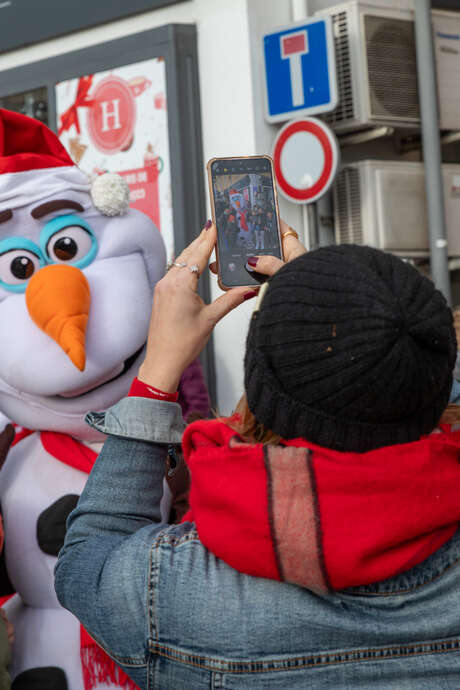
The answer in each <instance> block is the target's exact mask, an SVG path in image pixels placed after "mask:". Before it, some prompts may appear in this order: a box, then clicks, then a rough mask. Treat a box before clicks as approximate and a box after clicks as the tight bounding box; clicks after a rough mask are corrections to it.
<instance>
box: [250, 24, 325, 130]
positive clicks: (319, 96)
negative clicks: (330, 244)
mask: <svg viewBox="0 0 460 690" xmlns="http://www.w3.org/2000/svg"><path fill="white" fill-rule="evenodd" d="M263 46H264V62H265V105H266V109H265V111H266V119H267V120H268V121H269V122H282V121H283V120H290V119H291V118H292V117H301V116H303V115H314V114H318V113H325V112H328V111H330V110H334V108H335V107H336V105H337V77H336V69H335V53H334V43H333V37H332V23H331V18H330V17H329V16H326V17H322V18H321V19H317V18H315V19H311V20H303V21H302V22H300V23H297V24H293V25H291V26H288V27H284V28H282V29H278V30H277V31H275V32H272V33H269V34H265V36H264V37H263Z"/></svg>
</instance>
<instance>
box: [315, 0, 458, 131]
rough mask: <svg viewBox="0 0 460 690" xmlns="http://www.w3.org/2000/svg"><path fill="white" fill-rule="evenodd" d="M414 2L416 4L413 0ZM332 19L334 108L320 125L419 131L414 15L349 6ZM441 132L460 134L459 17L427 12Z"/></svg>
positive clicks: (356, 0) (333, 10)
mask: <svg viewBox="0 0 460 690" xmlns="http://www.w3.org/2000/svg"><path fill="white" fill-rule="evenodd" d="M415 1H417V0H415ZM316 14H317V15H324V14H328V15H331V17H332V23H333V30H334V41H335V54H336V62H337V82H338V97H339V104H338V106H337V108H336V109H335V110H334V111H332V112H331V113H327V114H326V115H324V116H323V117H324V120H325V121H326V122H327V123H328V124H330V125H331V126H332V127H333V128H334V129H335V130H336V131H337V132H345V131H349V130H356V129H363V128H368V127H377V126H393V127H418V126H419V125H420V107H419V97H418V85H417V64H416V55H415V25H414V12H413V11H411V10H409V9H407V7H406V8H398V7H395V6H388V3H385V4H383V3H382V4H381V5H373V4H370V3H369V2H368V3H364V2H361V1H360V0H351V1H350V2H346V3H343V4H341V5H335V6H333V7H328V8H327V9H324V10H320V11H318V12H316ZM432 22H433V38H434V47H435V55H436V65H437V76H438V79H437V81H438V92H439V109H440V127H441V129H449V130H450V129H460V89H459V88H458V84H459V81H460V13H456V12H445V11H439V10H435V11H433V12H432Z"/></svg>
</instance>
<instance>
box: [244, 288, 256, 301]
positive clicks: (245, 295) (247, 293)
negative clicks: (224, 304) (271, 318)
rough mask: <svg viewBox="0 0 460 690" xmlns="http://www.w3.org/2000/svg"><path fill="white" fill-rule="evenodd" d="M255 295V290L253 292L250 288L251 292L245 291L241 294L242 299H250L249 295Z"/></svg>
mask: <svg viewBox="0 0 460 690" xmlns="http://www.w3.org/2000/svg"><path fill="white" fill-rule="evenodd" d="M256 295H257V292H254V290H251V292H245V293H244V295H243V299H251V297H255V296H256Z"/></svg>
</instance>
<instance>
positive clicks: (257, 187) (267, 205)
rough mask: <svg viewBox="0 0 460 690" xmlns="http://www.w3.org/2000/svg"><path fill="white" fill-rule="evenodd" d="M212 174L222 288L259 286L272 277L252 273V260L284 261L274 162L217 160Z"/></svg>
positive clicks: (212, 162)
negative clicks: (265, 257)
mask: <svg viewBox="0 0 460 690" xmlns="http://www.w3.org/2000/svg"><path fill="white" fill-rule="evenodd" d="M207 171H208V179H209V192H210V197H211V213H212V219H213V221H214V224H215V226H216V228H217V247H216V258H217V267H218V273H217V275H218V282H219V287H220V288H221V289H222V290H229V289H230V288H232V287H239V286H247V287H254V286H256V285H260V284H261V283H263V282H264V281H265V280H267V276H264V275H262V274H260V273H257V272H256V271H252V270H250V268H249V266H248V264H247V260H248V257H250V256H260V255H262V254H271V255H273V256H277V257H278V258H280V259H283V249H282V243H281V235H280V223H279V211H278V198H277V195H276V186H275V183H274V174H273V161H272V159H271V158H270V156H265V155H264V156H241V157H238V158H230V157H229V158H212V159H211V160H210V161H209V162H208V165H207Z"/></svg>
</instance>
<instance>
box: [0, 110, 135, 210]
mask: <svg viewBox="0 0 460 690" xmlns="http://www.w3.org/2000/svg"><path fill="white" fill-rule="evenodd" d="M94 186H95V188H96V196H93V203H94V205H95V206H96V207H97V208H98V209H99V210H100V211H101V212H102V213H104V214H105V215H118V214H121V213H124V211H125V210H126V209H127V207H128V204H129V190H128V187H127V184H126V182H125V181H124V180H123V179H122V178H120V176H119V175H114V174H111V173H106V174H104V175H101V178H99V179H98V180H97V184H95V185H93V187H94ZM69 190H73V191H75V192H80V193H81V192H83V193H88V192H90V191H91V193H93V191H94V190H93V189H92V188H91V181H90V179H89V177H88V176H87V175H86V173H84V172H83V171H82V170H80V169H79V168H78V167H77V166H76V165H75V163H74V162H73V161H72V159H71V158H70V156H69V154H68V153H67V151H66V150H65V148H64V146H63V145H62V144H61V142H60V141H59V139H58V137H57V136H56V134H54V132H52V131H51V130H50V129H49V128H48V127H47V126H46V125H44V124H43V123H42V122H39V121H38V120H34V119H33V118H30V117H27V116H26V115H21V114H20V113H13V112H11V111H9V110H4V109H2V108H0V212H1V211H5V210H7V209H15V208H20V207H21V206H26V205H28V204H32V203H34V202H35V201H38V200H43V201H46V199H47V198H49V197H53V196H55V195H56V194H59V193H61V192H64V191H67V192H68V191H69Z"/></svg>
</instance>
